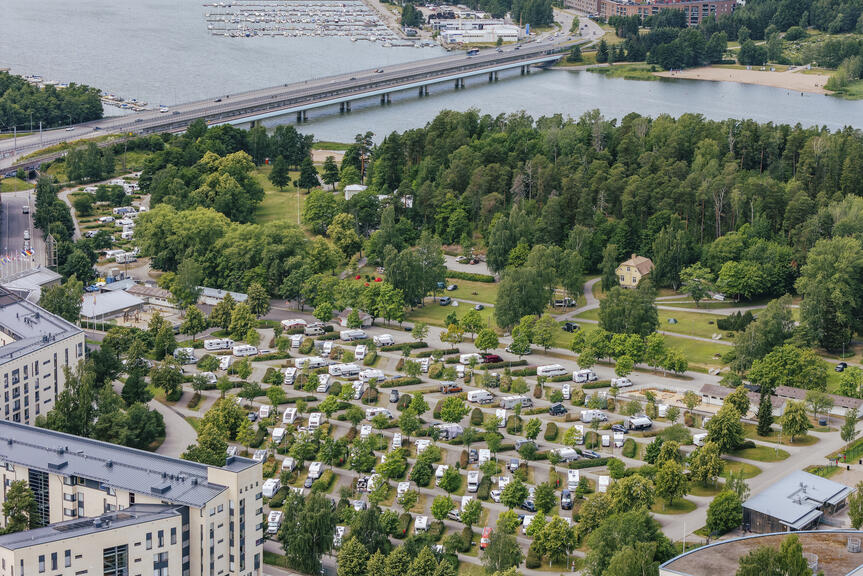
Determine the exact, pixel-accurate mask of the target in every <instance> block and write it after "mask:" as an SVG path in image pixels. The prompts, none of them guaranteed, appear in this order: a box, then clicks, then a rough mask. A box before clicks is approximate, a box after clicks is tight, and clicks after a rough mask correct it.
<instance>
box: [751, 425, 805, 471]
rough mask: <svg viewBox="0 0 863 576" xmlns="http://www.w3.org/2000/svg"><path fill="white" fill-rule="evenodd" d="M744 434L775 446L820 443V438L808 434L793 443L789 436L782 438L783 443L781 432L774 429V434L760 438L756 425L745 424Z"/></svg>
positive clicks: (797, 438)
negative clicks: (780, 436)
mask: <svg viewBox="0 0 863 576" xmlns="http://www.w3.org/2000/svg"><path fill="white" fill-rule="evenodd" d="M743 432H744V433H745V434H746V437H747V438H752V439H754V440H761V441H762V442H772V443H774V444H781V445H783V446H811V445H812V444H815V443H817V442H818V438H816V437H815V436H809V435H808V434H807V435H806V436H803V437H800V436H798V437H796V438H795V439H794V442H791V439H790V438H789V437H788V436H782V441H781V442H780V438H779V430H776V429H774V430H773V433H772V434H770V436H759V435H758V429H757V427H756V426H755V424H744V425H743ZM786 457H787V456H786ZM783 459H784V458H783ZM765 462H771V460H765Z"/></svg>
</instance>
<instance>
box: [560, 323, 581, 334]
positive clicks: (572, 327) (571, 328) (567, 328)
mask: <svg viewBox="0 0 863 576" xmlns="http://www.w3.org/2000/svg"><path fill="white" fill-rule="evenodd" d="M578 329H579V325H578V324H576V323H575V322H566V323H564V325H563V331H564V332H575V331H576V330H578Z"/></svg>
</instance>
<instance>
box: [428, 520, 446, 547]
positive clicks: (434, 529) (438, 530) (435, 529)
mask: <svg viewBox="0 0 863 576" xmlns="http://www.w3.org/2000/svg"><path fill="white" fill-rule="evenodd" d="M445 529H446V526H444V524H443V522H441V521H440V520H435V521H434V522H432V523H431V525H430V526H429V529H428V535H429V537H430V538H431V539H432V540H434V541H435V542H437V541H438V540H440V539H441V537H442V536H443V533H444V530H445Z"/></svg>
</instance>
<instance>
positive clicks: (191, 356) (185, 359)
mask: <svg viewBox="0 0 863 576" xmlns="http://www.w3.org/2000/svg"><path fill="white" fill-rule="evenodd" d="M174 358H175V359H176V360H177V361H178V362H179V363H180V364H197V362H198V359H197V358H195V349H194V348H175V349H174Z"/></svg>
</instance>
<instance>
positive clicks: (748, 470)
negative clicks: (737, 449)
mask: <svg viewBox="0 0 863 576" xmlns="http://www.w3.org/2000/svg"><path fill="white" fill-rule="evenodd" d="M724 462H725V471H724V472H723V473H722V477H723V478H728V477H729V476H730V475H731V473H732V472H734V473H735V474H736V473H738V472H740V471H741V470H742V471H743V478H747V479H748V478H754V477H755V476H758V475H759V474H761V468H759V467H758V466H755V465H753V464H749V463H748V462H735V461H732V460H725V461H724Z"/></svg>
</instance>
